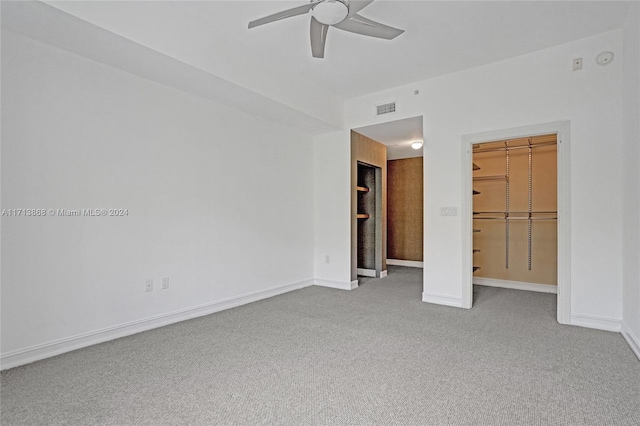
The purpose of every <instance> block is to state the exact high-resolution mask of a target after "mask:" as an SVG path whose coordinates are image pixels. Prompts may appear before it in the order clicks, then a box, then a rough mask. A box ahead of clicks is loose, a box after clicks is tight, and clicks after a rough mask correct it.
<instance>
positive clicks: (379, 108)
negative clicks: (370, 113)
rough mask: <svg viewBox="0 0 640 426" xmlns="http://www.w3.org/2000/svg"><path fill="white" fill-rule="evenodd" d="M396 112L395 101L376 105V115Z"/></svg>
mask: <svg viewBox="0 0 640 426" xmlns="http://www.w3.org/2000/svg"><path fill="white" fill-rule="evenodd" d="M392 112H396V103H395V102H389V103H386V104H382V105H376V115H383V114H391V113H392Z"/></svg>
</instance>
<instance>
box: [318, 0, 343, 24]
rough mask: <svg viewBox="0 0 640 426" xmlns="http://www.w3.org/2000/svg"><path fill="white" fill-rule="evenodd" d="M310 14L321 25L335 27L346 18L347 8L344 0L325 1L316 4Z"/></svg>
mask: <svg viewBox="0 0 640 426" xmlns="http://www.w3.org/2000/svg"><path fill="white" fill-rule="evenodd" d="M311 14H312V15H313V17H314V18H316V20H317V21H318V22H320V23H321V24H325V25H335V24H337V23H339V22H342V21H344V19H345V18H346V17H347V15H348V14H349V6H347V3H346V2H345V1H344V0H325V1H323V2H322V3H318V4H317V5H316V6H315V7H314V8H313V10H312V12H311Z"/></svg>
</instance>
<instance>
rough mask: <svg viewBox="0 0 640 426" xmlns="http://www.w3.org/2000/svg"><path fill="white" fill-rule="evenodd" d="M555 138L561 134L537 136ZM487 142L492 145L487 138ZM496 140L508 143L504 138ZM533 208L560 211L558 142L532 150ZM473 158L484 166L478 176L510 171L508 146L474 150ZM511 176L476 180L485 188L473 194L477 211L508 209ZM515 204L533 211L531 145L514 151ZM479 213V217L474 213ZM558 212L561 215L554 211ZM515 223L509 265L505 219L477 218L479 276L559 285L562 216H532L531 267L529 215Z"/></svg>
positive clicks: (477, 186) (511, 206)
mask: <svg viewBox="0 0 640 426" xmlns="http://www.w3.org/2000/svg"><path fill="white" fill-rule="evenodd" d="M549 139H551V140H555V135H550V136H546V139H545V137H538V138H537V139H535V138H534V143H535V142H536V140H537V141H545V140H549ZM523 143H524V144H526V139H519V140H515V141H510V146H514V145H518V144H523ZM481 146H482V147H483V148H484V147H490V146H492V145H491V143H490V144H482V145H481ZM493 146H504V142H500V143H496V144H494V145H493ZM532 153H533V154H532V171H533V172H532V210H533V211H557V208H558V206H557V199H558V195H557V146H556V145H552V146H545V147H538V148H534V149H533V150H532ZM473 162H474V163H475V164H477V165H478V166H480V168H481V169H480V170H476V171H474V172H473V176H474V177H477V176H491V175H505V172H506V170H505V168H506V159H505V152H504V151H498V152H490V153H474V155H473ZM505 182H506V181H505V180H495V181H474V182H473V188H474V189H475V190H477V191H479V192H480V193H481V194H479V195H474V196H473V211H474V212H478V211H485V212H486V211H504V210H505V209H506V197H505V189H506V185H505ZM509 185H510V187H509V210H510V211H511V212H516V211H523V212H525V211H528V208H529V206H528V150H527V149H519V150H512V151H510V152H509ZM474 217H477V215H476V216H474ZM554 217H557V216H554ZM509 223H510V227H509V268H508V269H507V268H506V226H505V221H504V220H480V219H474V221H473V227H474V229H480V230H481V232H477V233H474V234H473V248H474V249H479V250H480V252H478V253H474V255H473V264H474V266H479V267H480V270H478V271H476V272H475V273H474V277H483V278H494V279H500V280H509V281H520V282H527V283H538V284H550V285H557V268H558V265H557V259H558V253H557V241H558V238H557V220H538V221H533V222H532V234H531V237H532V244H531V245H532V250H531V253H532V256H531V257H532V259H531V270H528V221H526V220H511V221H510V222H509Z"/></svg>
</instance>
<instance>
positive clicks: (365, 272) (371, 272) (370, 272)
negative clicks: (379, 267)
mask: <svg viewBox="0 0 640 426" xmlns="http://www.w3.org/2000/svg"><path fill="white" fill-rule="evenodd" d="M356 273H357V274H358V275H360V276H363V277H371V278H375V277H376V270H375V269H364V268H358V269H356Z"/></svg>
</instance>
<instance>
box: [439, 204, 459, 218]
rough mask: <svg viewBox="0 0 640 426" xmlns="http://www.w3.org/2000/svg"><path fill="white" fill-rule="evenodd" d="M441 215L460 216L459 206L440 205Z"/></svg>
mask: <svg viewBox="0 0 640 426" xmlns="http://www.w3.org/2000/svg"><path fill="white" fill-rule="evenodd" d="M440 216H458V208H457V207H455V206H454V207H440Z"/></svg>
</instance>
